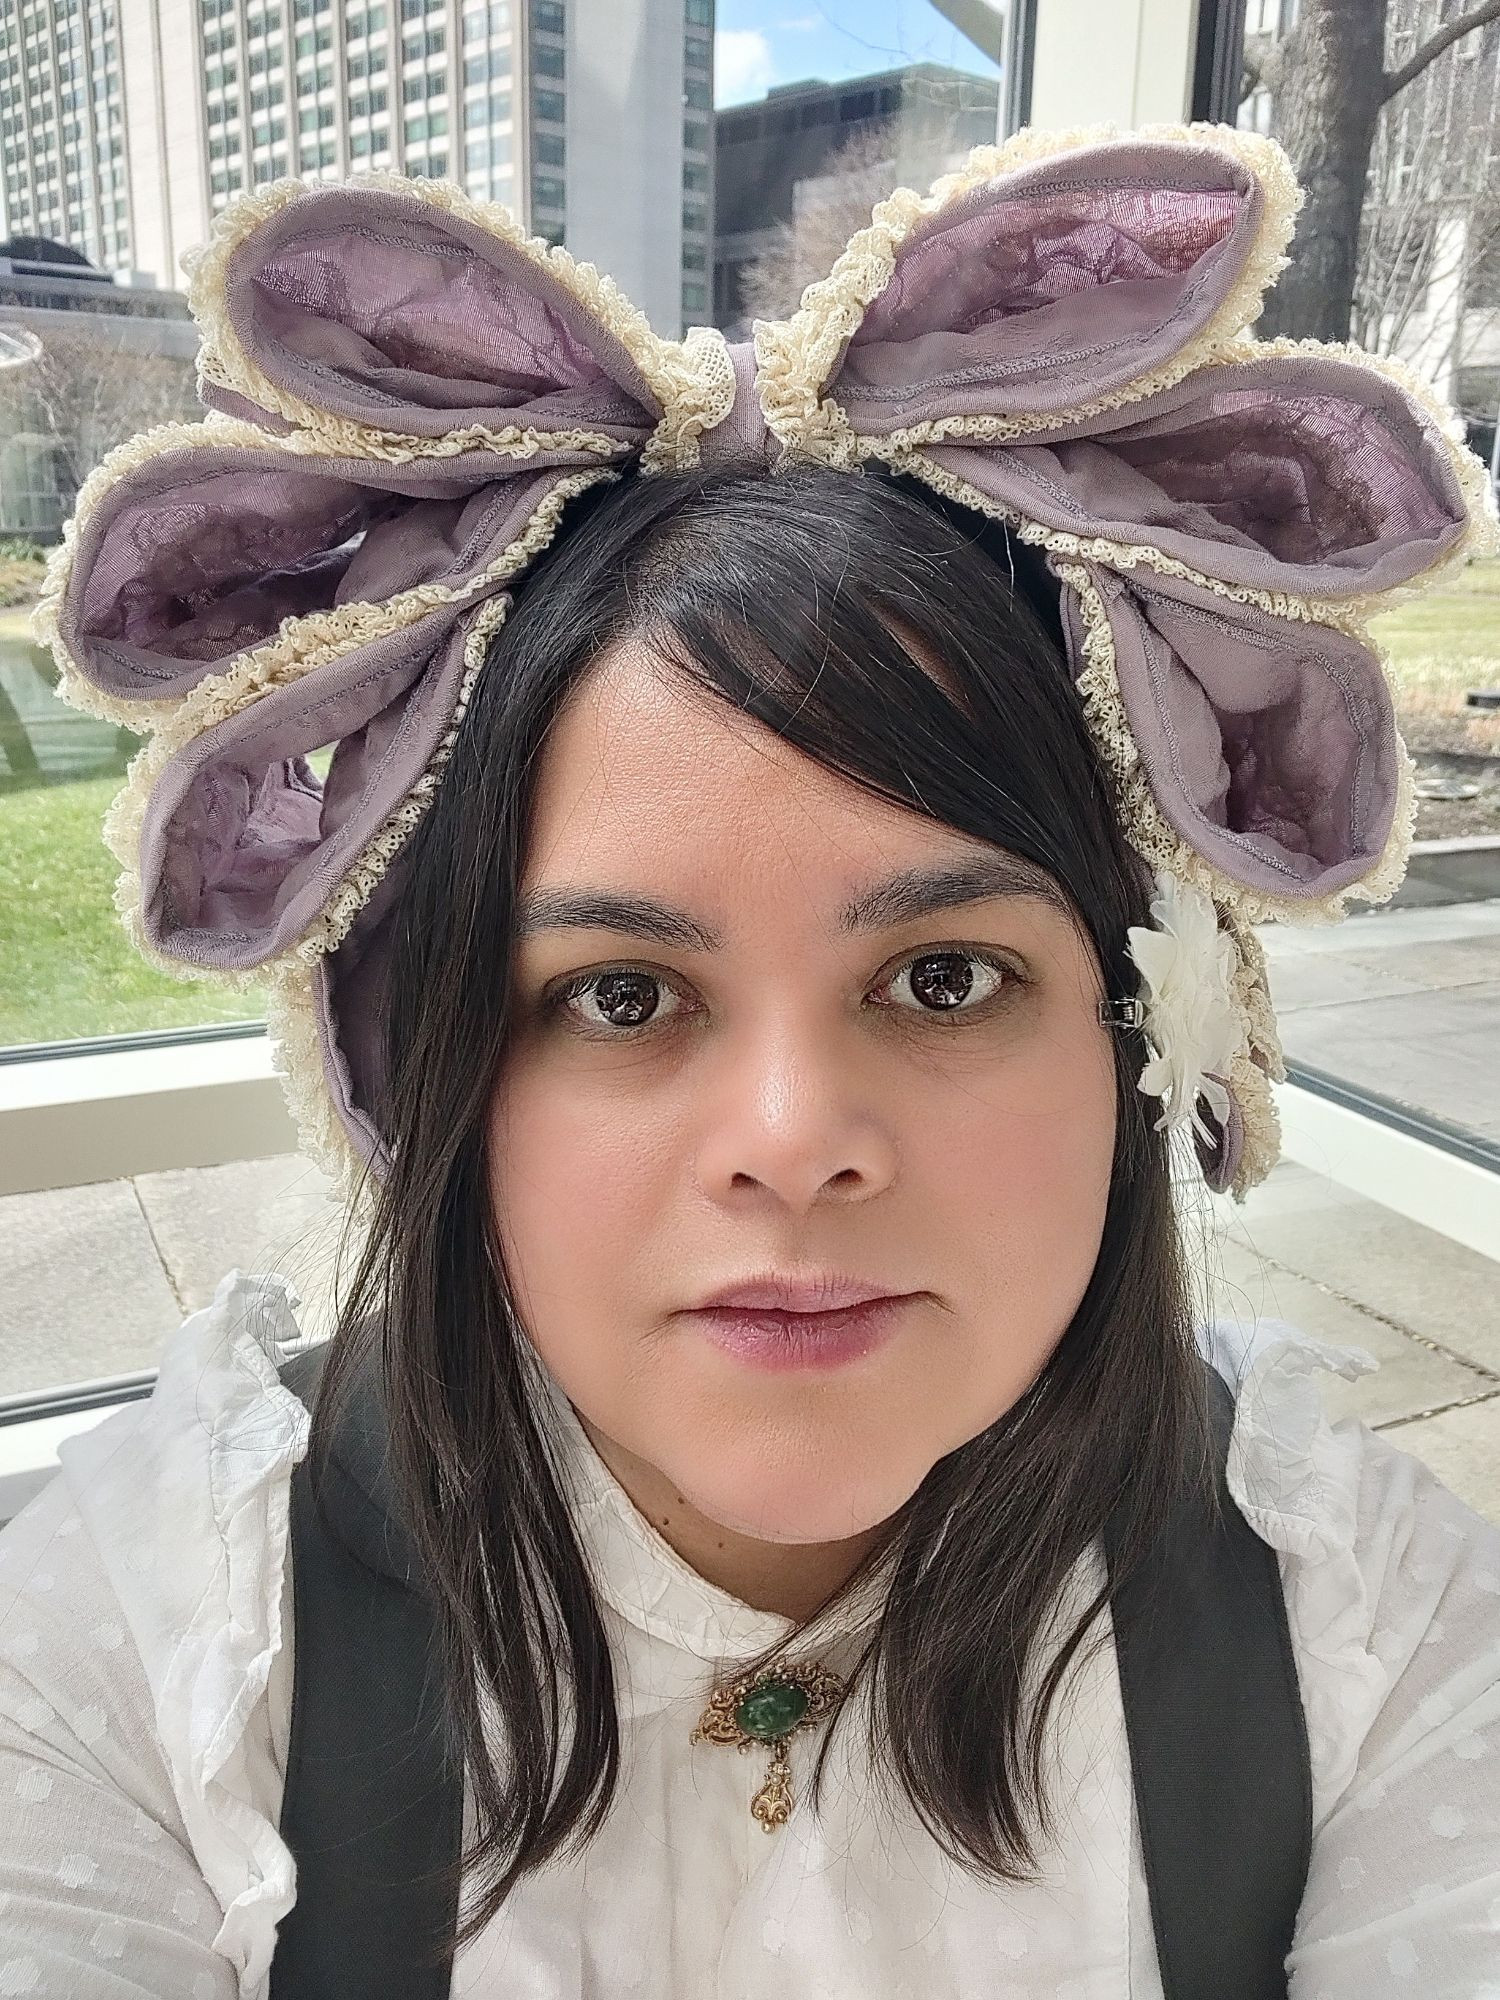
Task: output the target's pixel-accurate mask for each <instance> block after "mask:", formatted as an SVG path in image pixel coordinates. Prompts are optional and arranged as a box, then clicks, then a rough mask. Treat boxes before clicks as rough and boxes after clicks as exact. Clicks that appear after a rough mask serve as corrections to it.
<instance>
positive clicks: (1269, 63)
mask: <svg viewBox="0 0 1500 2000" xmlns="http://www.w3.org/2000/svg"><path fill="white" fill-rule="evenodd" d="M1284 47H1285V43H1282V44H1280V45H1278V43H1277V41H1276V38H1275V36H1274V35H1270V34H1259V35H1246V37H1245V53H1244V64H1245V67H1244V71H1243V74H1242V75H1241V78H1240V102H1241V104H1243V103H1244V101H1245V99H1246V98H1247V97H1248V96H1249V95H1250V93H1251V91H1252V90H1269V91H1270V92H1272V94H1273V95H1274V94H1275V91H1276V88H1277V84H1278V82H1279V80H1280V77H1281V65H1282V59H1283V58H1282V49H1283V48H1284Z"/></svg>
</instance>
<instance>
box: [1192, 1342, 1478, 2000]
mask: <svg viewBox="0 0 1500 2000" xmlns="http://www.w3.org/2000/svg"><path fill="white" fill-rule="evenodd" d="M1200 1345H1201V1347H1202V1349H1203V1351H1204V1352H1205V1353H1206V1355H1207V1356H1208V1358H1209V1359H1210V1361H1211V1362H1212V1363H1213V1365H1214V1366H1215V1367H1216V1368H1217V1369H1218V1371H1219V1373H1220V1374H1221V1375H1223V1376H1224V1378H1225V1380H1226V1381H1228V1382H1229V1384H1230V1386H1231V1387H1232V1388H1234V1389H1235V1391H1236V1414H1235V1424H1234V1430H1233V1433H1232V1437H1231V1442H1230V1452H1229V1463H1228V1466H1227V1478H1228V1483H1229V1488H1230V1491H1231V1493H1232V1494H1233V1495H1234V1498H1235V1501H1236V1503H1237V1504H1238V1505H1239V1507H1240V1508H1241V1510H1242V1511H1243V1512H1244V1514H1245V1515H1246V1517H1247V1519H1248V1520H1249V1521H1250V1523H1251V1525H1252V1526H1253V1527H1254V1528H1255V1530H1256V1532H1257V1533H1258V1534H1259V1535H1260V1536H1261V1538H1262V1539H1263V1540H1264V1541H1266V1542H1268V1543H1269V1544H1270V1545H1271V1546H1272V1547H1273V1548H1275V1549H1276V1550H1277V1551H1278V1555H1279V1560H1280V1567H1281V1572H1282V1579H1283V1585H1284V1589H1285V1595H1286V1602H1287V1615H1288V1624H1289V1627H1290V1632H1291V1638H1292V1644H1293V1651H1294V1653H1295V1656H1296V1660H1297V1668H1298V1677H1299V1683H1300V1686H1301V1691H1302V1701H1303V1708H1304V1711H1305V1713H1306V1716H1307V1728H1308V1744H1309V1749H1310V1753H1311V1758H1312V1777H1313V1855H1312V1863H1311V1867H1310V1870H1309V1875H1308V1883H1307V1888H1306V1891H1305V1894H1304V1897H1303V1902H1302V1907H1301V1911H1300V1913H1299V1918H1298V1924H1297V1931H1296V1936H1295V1939H1294V1943H1293V1948H1292V1952H1291V1954H1290V1956H1289V1958H1288V1960H1287V1970H1288V1974H1289V1980H1290V1986H1289V1991H1290V1995H1291V2000H1370V1996H1371V1995H1372V1994H1379V1995H1382V1996H1384V1995H1397V1994H1401V1993H1407V1992H1410V1993H1411V1994H1413V1995H1416V1994H1420V1995H1421V1996H1422V2000H1460V1996H1463V2000H1476V1996H1478V1995H1479V1994H1481V1993H1486V1992H1489V1991H1490V1990H1491V1985H1492V1983H1493V1980H1494V1976H1495V1971H1496V1968H1497V1967H1500V1527H1496V1526H1495V1524H1494V1523H1492V1522H1489V1521H1487V1520H1485V1519H1484V1518H1483V1517H1482V1516H1481V1515H1479V1514H1476V1513H1475V1512H1474V1511H1473V1510H1472V1509H1471V1508H1469V1507H1467V1506H1466V1505H1465V1504H1464V1503H1463V1502H1462V1501H1461V1500H1460V1499H1459V1498H1458V1496H1457V1495H1456V1494H1454V1493H1452V1492H1450V1491H1449V1489H1448V1488H1447V1487H1445V1486H1444V1485H1443V1484H1442V1483H1441V1482H1440V1481H1439V1480H1438V1478H1437V1477H1436V1475H1435V1474H1434V1473H1433V1472H1432V1471H1431V1470H1430V1468H1429V1467H1428V1466H1427V1465H1426V1464H1425V1463H1424V1462H1423V1461H1422V1460H1420V1459H1419V1458H1416V1457H1415V1456H1413V1455H1412V1454H1411V1453H1409V1452H1405V1451H1402V1450H1401V1449H1400V1448H1399V1446H1397V1445H1396V1444H1395V1443H1394V1442H1393V1441H1392V1440H1391V1439H1390V1438H1388V1437H1387V1436H1385V1435H1384V1434H1383V1433H1381V1432H1379V1431H1375V1430H1372V1429H1371V1428H1370V1426H1369V1425H1368V1424H1367V1423H1365V1422H1364V1421H1363V1420H1362V1419H1360V1418H1358V1417H1355V1416H1348V1415H1346V1416H1342V1417H1340V1418H1338V1420H1337V1421H1331V1420H1330V1418H1329V1416H1328V1414H1327V1411H1326V1408H1325V1406H1324V1402H1323V1393H1322V1387H1321V1381H1320V1378H1322V1377H1324V1376H1326V1375H1328V1374H1333V1375H1336V1376H1341V1377H1343V1378H1344V1379H1346V1380H1356V1379H1358V1378H1359V1377H1360V1376H1362V1375H1365V1374H1368V1373H1370V1372H1371V1371H1372V1370H1373V1369H1375V1368H1376V1367H1378V1365H1379V1364H1378V1363H1377V1362H1376V1360H1375V1359H1374V1357H1373V1356H1372V1355H1370V1354H1368V1353H1367V1352H1366V1351H1365V1350H1364V1349H1362V1348H1345V1347H1337V1346H1331V1345H1328V1344H1326V1343H1324V1342H1321V1341H1317V1340H1314V1339H1312V1338H1310V1337H1309V1336H1307V1335H1306V1334H1303V1333H1300V1332H1299V1331H1298V1330H1297V1329H1296V1328H1295V1327H1292V1326H1288V1325H1287V1324H1286V1323H1285V1322H1282V1321H1278V1320H1259V1321H1256V1322H1253V1323H1242V1322H1238V1321H1219V1322H1215V1323H1214V1324H1213V1325H1212V1326H1211V1327H1209V1328H1208V1329H1206V1331H1205V1333H1204V1335H1202V1336H1201V1337H1200ZM1495 1990H1496V1991H1497V1992H1500V1988H1495Z"/></svg>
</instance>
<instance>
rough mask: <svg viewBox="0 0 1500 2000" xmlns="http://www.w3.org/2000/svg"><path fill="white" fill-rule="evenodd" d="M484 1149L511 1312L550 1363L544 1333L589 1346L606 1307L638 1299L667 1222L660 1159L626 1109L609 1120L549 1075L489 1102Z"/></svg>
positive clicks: (599, 1107)
mask: <svg viewBox="0 0 1500 2000" xmlns="http://www.w3.org/2000/svg"><path fill="white" fill-rule="evenodd" d="M489 1138H490V1144H489V1153H490V1181H489V1195H490V1212H491V1214H492V1216H493V1217H494V1220H495V1227H496V1231H497V1234H498V1236H499V1239H500V1243H501V1246H502V1250H503V1254H504V1257H505V1260H506V1268H507V1270H508V1271H509V1272H510V1274H511V1277H512V1280H513V1282H514V1284H515V1288H516V1292H517V1302H518V1304H519V1306H520V1308H521V1311H522V1313H523V1314H524V1315H525V1317H526V1319H527V1323H528V1326H529V1328H530V1330H531V1331H532V1334H533V1337H534V1339H535V1342H536V1345H537V1347H538V1348H539V1349H540V1350H541V1352H542V1355H543V1358H544V1359H545V1360H547V1361H548V1363H549V1364H551V1363H553V1362H554V1361H555V1359H556V1357H555V1355H554V1354H553V1352H551V1351H550V1350H551V1348H552V1347H554V1346H555V1345H556V1330H558V1329H563V1328H567V1329H576V1330H579V1331H581V1332H582V1334H583V1336H584V1337H585V1338H589V1337H590V1336H595V1335H597V1330H598V1328H599V1322H600V1316H601V1312H603V1313H606V1314H607V1313H608V1312H609V1311H610V1301H611V1300H623V1299H626V1298H628V1297H630V1296H631V1294H632V1287H633V1288H634V1290H635V1291H636V1292H643V1293H645V1294H646V1295H648V1296H649V1295H650V1292H651V1290H652V1286H651V1284H650V1283H649V1281H646V1280H643V1278H642V1274H641V1270H640V1260H641V1258H642V1256H646V1257H649V1256H650V1253H651V1246H652V1244H653V1242H659V1241H660V1240H661V1238H662V1236H663V1234H664V1233H665V1231H666V1228H667V1225H668V1222H669V1221H670V1218H669V1217H665V1216H664V1215H663V1214H662V1212H661V1210H662V1205H663V1203H664V1202H665V1200H666V1199H667V1194H666V1188H667V1181H666V1180H665V1179H663V1177H662V1176H661V1175H660V1174H659V1173H658V1171H657V1170H658V1166H659V1165H660V1163H661V1159H662V1156H663V1154H664V1153H665V1152H668V1151H670V1150H671V1149H670V1148H668V1147H664V1146H663V1145H661V1144H659V1143H654V1142H653V1139H652V1136H651V1134H650V1132H649V1131H648V1130H646V1129H644V1128H643V1126H642V1123H641V1119H640V1115H639V1108H638V1107H637V1108H636V1109H635V1110H631V1109H630V1108H629V1106H628V1105H627V1104H626V1103H625V1102H624V1100H622V1102H621V1106H620V1109H619V1112H618V1115H615V1114H614V1113H612V1111H611V1108H610V1104H609V1099H608V1094H607V1093H606V1092H603V1091H601V1090H599V1089H597V1088H596V1089H593V1090H589V1089H583V1090H580V1091H579V1092H578V1093H577V1094H576V1096H575V1095H574V1094H572V1093H570V1092H569V1090H568V1089H567V1088H565V1087H562V1086H560V1085H559V1082H558V1079H557V1078H556V1077H555V1076H553V1075H550V1074H538V1075H526V1074H525V1073H524V1072H523V1073H522V1074H520V1075H518V1076H517V1077H516V1078H514V1079H513V1080H512V1081H510V1082H508V1083H507V1084H505V1085H504V1086H502V1088H501V1089H500V1090H499V1091H497V1093H496V1096H495V1100H494V1103H493V1104H492V1106H491V1110H490V1133H489ZM655 1277H656V1289H658V1290H659V1289H660V1272H659V1271H658V1272H656V1273H655ZM549 1330H552V1331H553V1332H554V1338H553V1339H552V1340H550V1341H549V1337H548V1336H549ZM575 1337H576V1336H575ZM593 1344H594V1345H596V1346H598V1345H601V1343H599V1342H598V1341H597V1338H595V1339H594V1341H593ZM603 1344H604V1345H607V1343H603Z"/></svg>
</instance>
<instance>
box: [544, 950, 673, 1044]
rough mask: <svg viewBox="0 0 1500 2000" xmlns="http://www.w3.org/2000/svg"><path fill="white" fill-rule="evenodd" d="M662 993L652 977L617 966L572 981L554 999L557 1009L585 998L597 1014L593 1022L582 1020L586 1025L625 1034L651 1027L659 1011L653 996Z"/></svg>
mask: <svg viewBox="0 0 1500 2000" xmlns="http://www.w3.org/2000/svg"><path fill="white" fill-rule="evenodd" d="M663 990H664V987H663V982H662V981H661V980H660V979H658V978H657V977H656V975H655V974H654V973H650V972H642V971H638V970H636V969H633V968H632V967H630V966H619V967H617V968H615V969H614V970H611V971H606V972H591V973H589V974H588V975H587V976H586V977H584V978H582V979H577V980H574V981H573V983H572V984H571V985H570V986H568V987H566V988H565V989H564V990H563V992H561V993H560V994H559V995H558V996H557V998H558V1004H559V1005H563V1004H566V1003H570V1002H572V1001H574V1000H581V999H585V998H587V999H590V1000H592V1001H593V1002H594V1003H595V1004H596V1005H597V1007H598V1009H599V1013H598V1017H597V1018H593V1017H590V1016H589V1015H587V1014H586V1015H585V1016H584V1017H583V1018H584V1020H585V1021H586V1022H587V1023H588V1025H589V1026H591V1027H598V1026H601V1025H602V1026H603V1027H604V1028H606V1029H613V1030H617V1031H618V1032H620V1033H622V1034H625V1033H628V1032H629V1031H630V1030H631V1029H632V1028H644V1027H646V1026H648V1025H649V1024H650V1023H651V1021H652V1020H653V1019H654V1018H655V1017H656V1015H657V1013H658V1011H659V1000H658V998H657V996H658V995H659V994H660V993H661V992H662V991H663Z"/></svg>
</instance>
